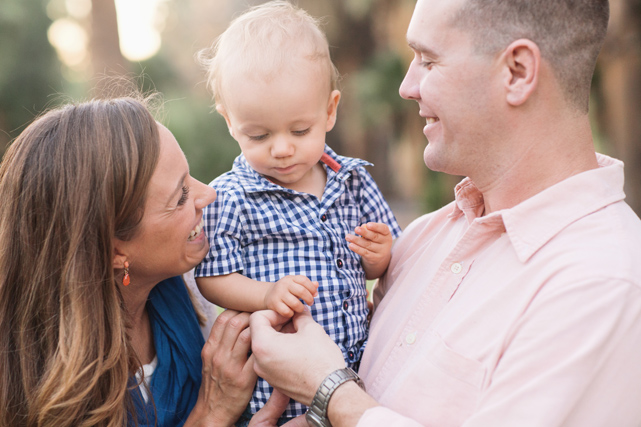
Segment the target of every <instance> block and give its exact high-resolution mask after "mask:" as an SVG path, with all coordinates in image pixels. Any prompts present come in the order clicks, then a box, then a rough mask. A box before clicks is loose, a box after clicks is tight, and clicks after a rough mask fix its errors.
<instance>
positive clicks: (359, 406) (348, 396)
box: [327, 381, 378, 427]
mask: <svg viewBox="0 0 641 427" xmlns="http://www.w3.org/2000/svg"><path fill="white" fill-rule="evenodd" d="M375 406H378V402H376V400H374V398H372V396H370V395H369V394H367V393H366V392H365V391H364V390H362V389H361V388H360V387H359V386H357V385H356V383H354V382H353V381H349V382H347V383H345V384H344V385H342V386H341V387H339V388H338V389H337V390H336V392H335V393H334V396H333V398H332V400H330V402H329V405H328V407H327V419H328V420H331V421H330V422H331V424H332V426H333V427H353V426H356V425H357V424H358V422H359V420H360V419H361V417H362V416H363V414H364V413H365V411H367V410H368V409H370V408H373V407H375Z"/></svg>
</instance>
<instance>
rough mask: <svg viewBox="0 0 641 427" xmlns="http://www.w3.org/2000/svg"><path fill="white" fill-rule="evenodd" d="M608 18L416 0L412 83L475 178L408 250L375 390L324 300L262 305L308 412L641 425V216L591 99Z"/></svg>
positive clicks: (259, 359) (259, 348) (368, 362)
mask: <svg viewBox="0 0 641 427" xmlns="http://www.w3.org/2000/svg"><path fill="white" fill-rule="evenodd" d="M607 21H608V2H607V1H606V0H511V1H501V0H418V1H417V4H416V9H415V11H414V15H413V17H412V20H411V22H410V25H409V29H408V32H407V39H408V42H409V46H410V47H411V49H412V50H413V51H414V55H415V57H414V60H413V62H412V64H411V65H410V68H409V70H408V72H407V76H406V78H405V80H404V81H403V84H402V85H401V89H400V92H401V95H402V96H403V97H404V98H407V99H412V100H415V101H416V102H417V103H418V105H419V107H420V115H421V116H422V117H425V119H426V125H425V128H424V130H423V132H424V134H425V136H426V137H427V139H428V145H427V148H426V149H425V153H424V159H425V163H426V165H427V166H428V167H429V168H430V169H433V170H438V171H442V172H446V173H450V174H456V175H465V176H467V178H466V179H465V180H464V181H462V182H461V183H460V184H459V185H458V186H457V188H456V201H455V202H453V203H452V204H450V205H448V206H446V207H444V208H442V209H441V210H439V211H436V212H434V213H431V214H428V215H426V216H424V217H422V218H419V219H418V220H416V221H415V222H414V223H412V224H411V225H410V226H409V227H408V228H407V229H406V230H405V232H404V233H403V235H402V236H401V238H400V239H399V240H398V241H397V243H396V245H395V247H394V249H393V254H392V261H391V263H390V266H389V268H388V271H387V273H386V275H385V277H384V278H383V279H381V280H380V282H379V284H378V285H377V288H376V291H375V295H374V302H375V305H376V311H375V312H374V316H373V319H372V323H371V328H370V339H369V343H368V346H367V348H366V350H365V355H364V357H363V361H362V364H361V368H360V372H359V374H360V375H361V377H362V379H363V381H364V383H365V386H366V390H367V392H365V391H363V390H361V388H360V387H359V386H358V384H357V382H356V381H351V379H353V377H352V375H351V374H350V373H349V372H345V371H339V373H337V374H333V372H334V371H335V370H339V369H341V368H343V367H344V363H343V362H342V359H341V355H340V352H339V351H338V349H336V348H335V347H334V346H332V344H331V341H330V340H329V338H327V337H325V336H323V335H324V334H323V333H322V330H321V329H320V327H319V326H317V325H316V324H315V323H313V321H312V320H311V319H310V317H309V316H305V315H304V316H298V317H296V318H295V319H294V327H295V328H296V331H297V332H296V333H294V334H284V333H280V332H276V330H275V328H276V329H277V328H279V327H280V325H281V323H283V322H284V321H283V319H280V318H278V316H277V315H275V313H272V312H259V313H256V314H254V315H253V316H252V319H251V331H252V348H253V351H254V355H255V357H256V363H255V369H256V371H257V373H258V374H259V375H261V376H262V377H264V378H265V379H267V381H269V382H270V384H272V385H274V386H275V387H276V388H278V389H279V390H281V391H283V392H284V393H285V394H287V395H289V396H291V397H292V398H294V399H297V400H299V401H301V402H303V403H305V404H308V405H309V404H310V403H311V404H312V409H311V411H312V413H311V414H308V415H309V417H308V420H310V422H312V423H313V424H315V425H329V424H328V421H329V422H331V424H332V425H334V426H353V425H356V424H358V425H359V426H374V425H376V426H390V425H394V426H397V425H398V426H418V425H429V426H439V427H440V426H460V425H463V426H467V427H472V426H500V425H505V426H520V427H522V426H545V427H549V426H581V427H585V426H639V425H641V404H640V402H641V363H640V362H639V360H640V359H639V357H640V355H641V262H639V261H638V260H639V257H640V256H641V222H640V221H639V219H638V218H637V217H636V215H635V214H634V213H633V212H632V211H631V209H630V208H629V207H628V206H627V205H626V204H625V202H624V201H623V199H624V194H623V190H622V189H623V165H622V164H621V163H620V162H619V161H617V160H614V159H611V158H608V157H605V156H601V155H596V154H595V152H594V148H593V141H592V135H591V131H590V123H589V120H588V114H587V113H588V99H589V90H590V80H591V76H592V73H593V70H594V65H595V62H596V57H597V55H598V52H599V49H600V47H601V44H602V42H603V39H604V37H605V32H606V28H607ZM330 374H331V375H330ZM328 375H329V377H328ZM326 377H328V379H327V380H325V378H326ZM319 385H322V387H320V388H319ZM317 390H318V392H317ZM329 397H331V400H329ZM328 402H329V403H328ZM326 405H328V406H326Z"/></svg>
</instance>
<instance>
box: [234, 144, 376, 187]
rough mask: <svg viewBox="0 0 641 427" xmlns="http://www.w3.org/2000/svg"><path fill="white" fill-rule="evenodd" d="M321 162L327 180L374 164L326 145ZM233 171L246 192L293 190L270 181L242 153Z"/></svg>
mask: <svg viewBox="0 0 641 427" xmlns="http://www.w3.org/2000/svg"><path fill="white" fill-rule="evenodd" d="M321 162H323V163H325V165H326V166H327V168H326V170H327V182H330V181H331V180H337V181H345V180H346V179H347V178H349V177H350V175H351V171H352V170H354V169H355V168H357V167H358V166H372V164H371V163H370V162H367V161H365V160H361V159H355V158H352V157H345V156H339V155H338V154H336V153H335V152H334V150H332V149H331V148H329V146H328V145H325V154H323V157H321ZM232 171H233V172H234V173H235V174H236V176H237V177H238V178H239V179H240V181H241V183H242V186H243V188H244V189H245V191H246V192H249V193H251V192H264V191H283V190H284V191H293V190H289V189H287V188H283V187H281V186H280V185H276V184H274V183H273V182H271V181H269V180H268V179H267V178H265V177H264V176H262V175H260V174H259V173H258V172H256V171H255V170H254V169H252V167H251V166H249V163H247V159H245V156H244V155H243V154H242V153H241V154H240V155H239V156H238V157H236V160H234V165H233V167H232Z"/></svg>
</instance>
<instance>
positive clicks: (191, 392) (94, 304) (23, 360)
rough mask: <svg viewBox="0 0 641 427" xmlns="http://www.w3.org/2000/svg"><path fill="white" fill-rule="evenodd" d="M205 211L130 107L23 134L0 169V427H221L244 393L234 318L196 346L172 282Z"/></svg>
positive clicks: (228, 315)
mask: <svg viewBox="0 0 641 427" xmlns="http://www.w3.org/2000/svg"><path fill="white" fill-rule="evenodd" d="M215 197H216V194H215V192H214V190H213V189H211V188H209V187H208V186H206V185H204V184H202V183H200V182H198V181H197V180H195V179H193V178H192V177H191V176H190V175H189V169H188V165H187V161H186V159H185V157H184V155H183V153H182V151H181V150H180V147H179V146H178V143H177V142H176V140H175V139H174V137H173V135H172V134H171V133H170V132H169V131H168V130H167V129H166V128H165V127H163V126H162V125H160V124H158V123H156V122H155V121H154V119H153V117H152V116H151V114H150V113H149V112H148V110H147V108H146V107H145V105H144V104H143V103H142V102H140V101H137V100H135V99H132V98H120V99H113V100H96V101H91V102H87V103H83V104H79V105H68V106H65V107H62V108H60V109H57V110H54V111H51V112H49V113H47V114H45V115H44V116H42V117H41V118H39V119H37V120H36V121H35V122H34V123H32V124H31V125H30V126H29V127H28V128H27V129H25V131H24V132H23V133H22V134H21V135H20V136H19V137H18V138H17V140H16V141H15V142H14V143H13V145H12V146H11V147H10V148H9V149H8V151H7V152H6V154H5V156H4V159H3V161H2V165H1V166H0V200H1V201H2V202H0V378H2V386H1V387H0V425H1V426H36V425H37V426H122V425H124V424H125V423H127V424H129V425H158V426H177V425H183V424H184V425H185V426H195V425H224V426H228V425H232V424H233V422H234V420H236V419H237V418H238V416H239V415H240V413H241V412H242V410H243V409H244V408H245V406H246V404H247V402H248V400H249V397H250V395H251V392H252V388H253V384H254V382H255V380H256V376H255V374H254V372H253V369H252V363H251V360H249V361H248V358H247V354H248V351H249V333H248V330H247V329H246V327H247V325H248V317H249V316H248V315H247V314H245V313H242V314H241V313H235V312H225V313H224V314H223V315H221V316H220V317H219V319H217V321H216V323H215V324H214V327H213V328H212V332H211V334H210V335H209V338H208V340H207V343H206V344H205V341H204V340H203V337H202V335H201V333H200V330H199V327H198V321H197V314H196V311H195V310H194V306H193V305H192V303H191V300H190V298H189V295H188V292H187V290H186V288H185V285H184V283H183V281H182V280H181V278H180V276H179V275H181V274H182V273H185V272H187V271H188V270H190V269H191V268H193V267H194V266H195V265H196V264H197V263H198V262H199V261H200V260H201V259H202V258H203V256H204V255H205V253H206V252H207V250H208V244H207V239H206V236H204V234H203V233H202V231H201V220H202V208H203V207H204V206H206V205H207V204H209V203H211V202H212V201H213V200H214V199H215ZM203 345H204V347H203ZM201 349H202V360H201ZM262 422H265V419H263V420H262Z"/></svg>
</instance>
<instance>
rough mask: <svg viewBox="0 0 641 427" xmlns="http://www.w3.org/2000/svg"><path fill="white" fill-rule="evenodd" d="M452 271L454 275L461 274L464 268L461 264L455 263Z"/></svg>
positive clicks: (451, 268)
mask: <svg viewBox="0 0 641 427" xmlns="http://www.w3.org/2000/svg"><path fill="white" fill-rule="evenodd" d="M450 270H452V273H454V274H459V273H460V272H461V271H463V266H462V265H461V264H460V263H458V262H455V263H454V264H452V266H451V267H450Z"/></svg>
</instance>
